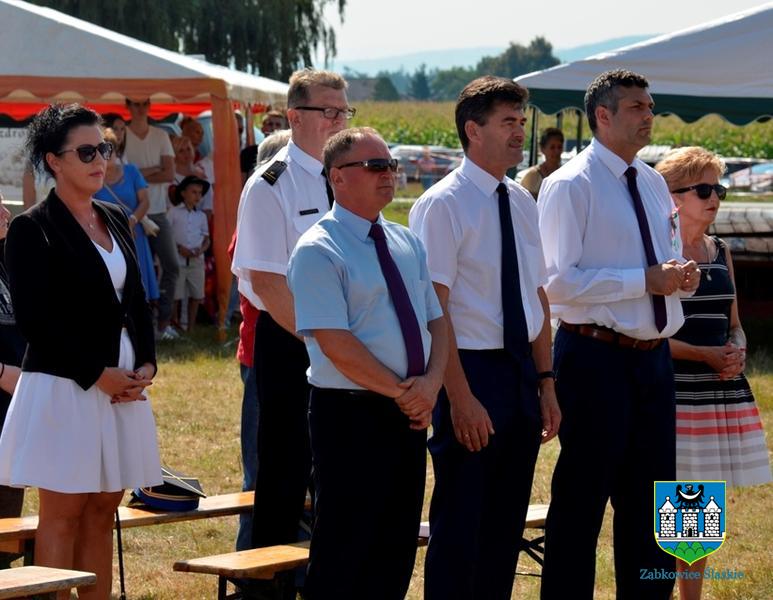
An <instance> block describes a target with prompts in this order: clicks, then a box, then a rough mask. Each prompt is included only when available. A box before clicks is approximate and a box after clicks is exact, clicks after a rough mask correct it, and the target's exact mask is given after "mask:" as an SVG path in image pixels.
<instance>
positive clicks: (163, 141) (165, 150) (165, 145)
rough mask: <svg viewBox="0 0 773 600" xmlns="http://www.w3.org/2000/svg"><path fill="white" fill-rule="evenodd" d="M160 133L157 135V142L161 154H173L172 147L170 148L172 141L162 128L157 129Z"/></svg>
mask: <svg viewBox="0 0 773 600" xmlns="http://www.w3.org/2000/svg"><path fill="white" fill-rule="evenodd" d="M159 131H160V132H161V135H159V136H158V139H159V144H160V146H161V156H172V157H173V156H174V148H172V142H171V140H170V139H169V136H168V135H167V134H166V132H165V131H164V130H163V129H159Z"/></svg>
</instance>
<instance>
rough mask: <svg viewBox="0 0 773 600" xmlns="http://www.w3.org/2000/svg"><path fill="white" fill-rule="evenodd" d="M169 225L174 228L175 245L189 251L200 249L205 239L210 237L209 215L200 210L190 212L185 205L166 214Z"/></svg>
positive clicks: (176, 207)
mask: <svg viewBox="0 0 773 600" xmlns="http://www.w3.org/2000/svg"><path fill="white" fill-rule="evenodd" d="M166 218H167V219H168V220H169V225H171V227H172V234H173V235H174V243H175V244H177V245H179V246H184V247H186V248H188V249H189V250H193V249H195V248H200V247H201V245H202V244H203V243H204V238H205V237H209V226H208V225H207V215H205V214H204V213H203V212H201V211H200V210H198V208H196V209H194V210H188V208H187V207H186V206H185V204H178V205H177V206H173V207H172V208H170V209H169V212H168V213H166Z"/></svg>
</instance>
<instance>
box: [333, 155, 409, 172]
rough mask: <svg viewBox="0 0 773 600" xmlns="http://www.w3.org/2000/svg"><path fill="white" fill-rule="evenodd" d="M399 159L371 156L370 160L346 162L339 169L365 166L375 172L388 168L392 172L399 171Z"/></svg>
mask: <svg viewBox="0 0 773 600" xmlns="http://www.w3.org/2000/svg"><path fill="white" fill-rule="evenodd" d="M397 166H398V163H397V159H396V158H369V159H368V160H358V161H357V162H350V163H346V164H345V165H338V167H337V168H338V169H345V168H346V167H363V168H364V169H366V170H368V171H371V172H373V173H383V172H384V171H386V170H387V169H388V170H390V171H392V173H397Z"/></svg>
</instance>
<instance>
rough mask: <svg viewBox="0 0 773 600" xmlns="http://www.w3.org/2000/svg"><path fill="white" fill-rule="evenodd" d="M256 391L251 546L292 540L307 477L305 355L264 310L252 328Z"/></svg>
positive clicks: (290, 541)
mask: <svg viewBox="0 0 773 600" xmlns="http://www.w3.org/2000/svg"><path fill="white" fill-rule="evenodd" d="M254 364H255V379H256V383H257V391H258V440H257V444H258V460H257V471H256V478H255V504H254V508H253V515H252V546H253V547H254V548H260V547H263V546H275V545H278V544H288V543H292V542H296V541H298V522H299V521H300V520H301V517H302V515H303V505H304V503H305V501H306V490H307V489H308V487H309V483H310V480H311V450H310V448H309V426H308V407H309V384H308V382H307V380H306V369H307V368H308V366H309V357H308V354H307V353H306V347H305V346H304V345H303V342H301V341H300V340H299V339H298V338H296V337H295V336H294V335H291V334H290V333H288V332H287V331H285V330H284V329H282V328H281V327H280V326H279V325H278V324H277V323H276V322H275V321H274V320H273V319H272V318H271V316H270V315H269V314H268V313H267V312H263V313H261V315H260V318H259V319H258V323H257V327H256V329H255V363H254Z"/></svg>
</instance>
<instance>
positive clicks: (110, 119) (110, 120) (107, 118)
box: [102, 112, 126, 129]
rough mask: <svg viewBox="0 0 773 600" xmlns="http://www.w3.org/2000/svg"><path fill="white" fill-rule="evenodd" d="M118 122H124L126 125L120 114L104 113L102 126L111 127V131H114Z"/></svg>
mask: <svg viewBox="0 0 773 600" xmlns="http://www.w3.org/2000/svg"><path fill="white" fill-rule="evenodd" d="M116 121H123V122H124V123H126V119H124V118H123V117H122V116H121V115H119V114H118V113H114V112H110V113H104V114H103V115H102V124H103V125H104V126H105V127H109V128H110V129H113V124H114V123H115V122H116Z"/></svg>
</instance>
